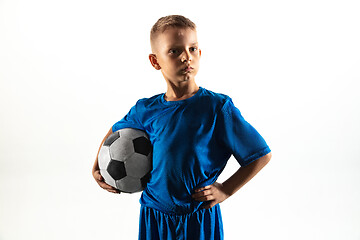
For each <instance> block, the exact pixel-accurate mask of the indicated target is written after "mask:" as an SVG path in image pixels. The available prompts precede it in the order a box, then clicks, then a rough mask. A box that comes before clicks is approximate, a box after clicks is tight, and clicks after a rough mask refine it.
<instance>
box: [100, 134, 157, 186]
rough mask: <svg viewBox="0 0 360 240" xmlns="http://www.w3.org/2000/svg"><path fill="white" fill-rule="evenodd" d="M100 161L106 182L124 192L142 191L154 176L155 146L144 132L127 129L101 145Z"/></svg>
mask: <svg viewBox="0 0 360 240" xmlns="http://www.w3.org/2000/svg"><path fill="white" fill-rule="evenodd" d="M98 162H99V168H100V174H101V176H102V177H103V178H104V180H105V182H106V183H107V184H109V185H111V186H113V187H115V188H117V189H118V190H120V191H121V192H126V193H134V192H140V191H142V190H143V189H144V188H145V186H146V183H147V182H148V181H149V179H150V171H151V169H152V145H151V142H150V140H149V138H148V136H147V134H146V133H145V132H143V131H140V130H137V129H133V128H124V129H120V130H119V131H116V132H114V133H112V134H111V135H110V136H109V137H108V138H107V139H106V140H105V142H104V144H103V145H102V146H101V148H100V151H99V155H98Z"/></svg>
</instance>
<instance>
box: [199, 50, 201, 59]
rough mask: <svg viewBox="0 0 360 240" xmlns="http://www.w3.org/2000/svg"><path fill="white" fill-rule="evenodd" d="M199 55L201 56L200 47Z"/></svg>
mask: <svg viewBox="0 0 360 240" xmlns="http://www.w3.org/2000/svg"><path fill="white" fill-rule="evenodd" d="M199 57H201V49H199Z"/></svg>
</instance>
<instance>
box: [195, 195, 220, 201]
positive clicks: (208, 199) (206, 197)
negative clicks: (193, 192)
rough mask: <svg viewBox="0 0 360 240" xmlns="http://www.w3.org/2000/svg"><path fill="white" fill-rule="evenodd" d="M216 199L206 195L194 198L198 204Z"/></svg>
mask: <svg viewBox="0 0 360 240" xmlns="http://www.w3.org/2000/svg"><path fill="white" fill-rule="evenodd" d="M214 199H215V197H214V195H206V196H202V197H198V198H194V200H195V201H198V202H206V201H211V200H214Z"/></svg>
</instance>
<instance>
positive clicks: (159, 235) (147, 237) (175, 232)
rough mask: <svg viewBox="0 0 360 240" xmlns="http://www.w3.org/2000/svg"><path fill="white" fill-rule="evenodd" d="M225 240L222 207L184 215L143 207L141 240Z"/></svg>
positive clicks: (140, 229)
mask: <svg viewBox="0 0 360 240" xmlns="http://www.w3.org/2000/svg"><path fill="white" fill-rule="evenodd" d="M172 239H176V240H221V239H224V232H223V224H222V220H221V211H220V206H219V205H218V204H217V205H215V206H214V207H212V208H210V209H202V210H199V211H196V212H194V213H189V214H184V215H174V214H166V213H162V212H160V211H157V210H155V209H152V208H148V207H145V206H141V209H140V222H139V240H172Z"/></svg>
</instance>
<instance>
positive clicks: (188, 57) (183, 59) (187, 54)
mask: <svg viewBox="0 0 360 240" xmlns="http://www.w3.org/2000/svg"><path fill="white" fill-rule="evenodd" d="M191 60H192V58H191V54H190V52H189V51H184V52H183V54H182V56H181V62H183V63H185V62H190V61H191Z"/></svg>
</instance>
